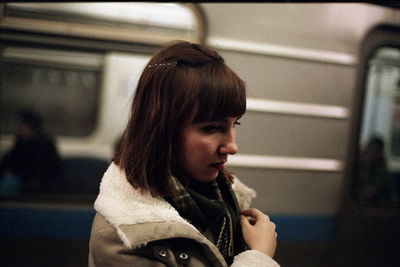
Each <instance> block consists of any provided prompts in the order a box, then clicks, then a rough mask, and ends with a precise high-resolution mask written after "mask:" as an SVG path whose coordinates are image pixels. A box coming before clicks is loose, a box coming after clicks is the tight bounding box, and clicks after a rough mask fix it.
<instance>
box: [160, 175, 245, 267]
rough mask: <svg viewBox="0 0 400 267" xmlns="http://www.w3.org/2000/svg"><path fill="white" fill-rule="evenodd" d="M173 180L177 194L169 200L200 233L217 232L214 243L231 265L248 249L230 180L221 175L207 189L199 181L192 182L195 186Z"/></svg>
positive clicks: (173, 178)
mask: <svg viewBox="0 0 400 267" xmlns="http://www.w3.org/2000/svg"><path fill="white" fill-rule="evenodd" d="M171 179H172V182H173V184H174V186H175V188H176V191H177V193H178V196H177V197H176V198H166V200H167V201H168V202H170V203H171V205H172V206H174V207H175V209H176V210H177V211H178V212H179V214H180V215H181V216H182V217H183V218H185V219H187V220H188V221H189V222H190V223H192V224H193V225H194V226H195V227H196V228H197V229H198V230H199V231H200V232H204V231H206V230H207V229H210V230H211V231H212V232H213V233H214V235H215V240H216V241H215V245H216V246H217V247H218V249H219V250H220V252H221V254H222V255H223V256H224V258H225V260H226V261H227V263H228V264H231V263H232V261H233V257H234V256H235V255H237V254H239V253H240V252H242V251H244V250H246V245H245V242H244V240H243V237H242V232H241V227H240V219H239V218H240V211H239V208H238V204H237V200H236V197H235V195H234V192H233V190H232V187H231V185H230V183H229V182H228V181H227V179H225V177H223V176H222V175H220V176H218V178H217V179H216V181H214V182H212V183H209V184H207V185H206V187H204V188H201V187H202V186H201V183H199V182H196V181H192V184H194V185H193V186H187V187H184V186H183V185H182V184H181V182H180V181H179V180H178V179H177V178H175V177H172V178H171ZM196 185H197V186H200V187H196ZM194 188H196V189H195V190H193V189H194Z"/></svg>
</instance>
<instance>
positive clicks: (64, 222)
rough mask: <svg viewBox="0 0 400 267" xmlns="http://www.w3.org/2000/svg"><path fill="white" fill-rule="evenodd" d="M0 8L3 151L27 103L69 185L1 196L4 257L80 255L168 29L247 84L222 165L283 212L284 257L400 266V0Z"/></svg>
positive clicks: (8, 262) (43, 260)
mask: <svg viewBox="0 0 400 267" xmlns="http://www.w3.org/2000/svg"><path fill="white" fill-rule="evenodd" d="M0 12H1V14H0V15H1V18H0V38H1V44H0V47H1V85H0V117H1V125H0V155H4V154H5V153H6V152H7V151H8V150H9V149H10V148H11V146H12V145H13V142H14V131H15V127H16V122H15V117H16V114H17V112H18V110H19V109H21V108H23V107H25V106H30V107H33V108H35V109H36V110H37V111H38V112H39V113H40V114H41V115H42V117H43V120H44V122H45V124H46V130H47V131H48V132H49V133H50V134H51V135H52V136H53V137H54V139H55V141H56V145H57V149H58V151H59V153H60V155H61V157H62V163H63V167H64V172H65V173H64V177H65V188H64V189H65V190H64V191H63V193H60V192H50V193H46V194H41V193H31V194H21V193H18V192H17V193H12V194H4V195H1V196H0V199H1V202H0V214H1V215H0V216H1V219H0V225H1V228H0V235H1V246H0V247H1V248H0V251H1V256H0V265H1V266H87V254H88V240H89V235H90V228H91V222H92V219H93V216H94V214H95V211H94V209H93V201H94V199H95V197H96V194H97V192H98V187H99V183H100V180H101V176H102V174H103V173H104V171H105V169H106V168H107V166H108V164H109V163H110V161H111V159H112V156H113V153H114V151H115V146H116V144H117V143H118V140H119V137H120V135H121V132H122V131H123V128H124V126H125V124H126V122H127V118H128V116H129V112H130V111H129V108H130V107H129V105H130V101H131V99H132V96H133V95H134V92H135V86H136V84H137V81H138V78H139V75H140V73H141V70H142V69H143V68H144V66H145V65H146V64H147V61H148V60H149V59H150V57H151V55H152V54H153V53H154V52H155V51H157V50H158V49H159V48H161V47H162V46H163V45H164V44H165V43H167V42H169V41H171V40H187V41H190V42H196V43H203V44H206V45H208V46H210V47H212V48H214V49H216V50H217V51H218V52H219V53H220V54H221V55H222V56H223V57H224V58H225V61H226V63H227V64H228V65H229V66H230V67H231V68H232V69H233V70H234V71H235V72H236V73H237V74H238V75H239V76H240V77H241V78H242V79H243V80H244V81H245V83H246V87H247V111H246V114H245V115H244V116H243V118H242V119H241V125H240V126H239V127H238V130H237V143H238V147H239V152H238V153H237V154H236V155H232V156H230V158H229V161H228V167H229V169H230V170H231V171H232V172H233V173H235V174H236V175H237V176H238V177H239V178H240V179H241V180H242V181H243V182H245V183H246V184H247V185H249V186H250V187H252V188H254V189H256V191H257V197H256V198H255V200H254V201H253V203H252V206H253V207H256V208H258V209H260V210H261V211H263V212H265V213H266V214H268V215H269V216H270V218H271V220H272V221H274V222H275V223H276V225H277V232H278V247H277V251H276V256H275V257H276V259H277V261H278V262H279V263H281V265H282V266H335V267H336V266H337V267H341V266H364V267H365V266H385V267H387V266H399V264H400V256H399V253H398V251H399V248H400V244H399V243H400V6H399V5H398V4H395V3H390V2H388V1H382V2H379V1H376V2H374V3H373V2H371V3H361V2H357V3H311V2H310V3H294V2H293V3H277V2H275V3H222V2H221V3H196V4H195V3H150V2H144V3H140V2H120V3H108V2H99V3H96V2H88V3H79V2H65V3H61V2H60V3H35V2H32V3H29V2H24V3H17V2H14V3H13V2H9V3H3V4H1V5H0ZM397 93H399V94H397ZM398 100H399V101H398ZM371 158H373V159H375V158H378V159H377V160H372V161H371ZM368 160H370V161H368ZM366 161H368V162H369V163H365V162H366ZM55 179H56V177H55Z"/></svg>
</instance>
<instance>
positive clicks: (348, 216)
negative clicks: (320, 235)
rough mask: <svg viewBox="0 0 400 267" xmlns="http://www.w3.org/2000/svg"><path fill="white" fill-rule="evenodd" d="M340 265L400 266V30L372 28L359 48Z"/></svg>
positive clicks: (340, 227) (339, 233)
mask: <svg viewBox="0 0 400 267" xmlns="http://www.w3.org/2000/svg"><path fill="white" fill-rule="evenodd" d="M355 94H356V95H355V97H354V99H355V105H354V107H355V110H354V111H353V116H352V125H353V127H352V130H351V137H350V144H349V147H350V149H349V151H350V152H349V153H350V154H349V155H348V159H347V169H346V182H345V191H344V192H345V193H344V196H343V202H342V206H341V212H340V216H339V220H338V229H337V247H336V249H335V250H334V251H335V253H337V254H336V255H335V256H336V257H335V258H336V260H337V262H336V264H335V266H353V267H354V266H385V267H387V266H398V264H399V262H400V253H399V249H400V212H399V211H400V198H399V197H400V195H399V192H400V190H399V185H400V183H399V182H400V180H399V177H400V151H399V147H400V146H399V144H400V142H399V140H400V29H399V28H395V27H392V26H379V27H376V28H374V29H372V30H371V31H370V32H369V33H368V34H367V36H366V37H365V39H364V42H363V43H362V45H361V48H360V64H359V70H358V81H357V87H356V92H355Z"/></svg>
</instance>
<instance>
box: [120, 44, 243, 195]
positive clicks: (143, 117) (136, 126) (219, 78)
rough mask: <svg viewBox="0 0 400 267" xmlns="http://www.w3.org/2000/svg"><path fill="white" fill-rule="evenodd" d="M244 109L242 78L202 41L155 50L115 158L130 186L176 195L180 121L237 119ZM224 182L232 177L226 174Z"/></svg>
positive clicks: (141, 81)
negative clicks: (200, 42)
mask: <svg viewBox="0 0 400 267" xmlns="http://www.w3.org/2000/svg"><path fill="white" fill-rule="evenodd" d="M245 110H246V92H245V84H244V82H243V81H242V80H241V79H240V78H239V77H238V76H237V75H236V74H235V73H234V72H233V71H232V70H231V69H230V68H229V67H227V66H226V65H225V64H224V60H223V58H222V57H221V56H220V55H219V54H218V53H217V52H216V51H214V50H212V49H210V48H207V47H205V46H203V45H199V44H194V43H189V42H184V41H179V42H174V43H171V44H169V45H167V46H166V47H164V48H163V49H161V50H160V51H159V52H157V53H156V54H155V55H154V56H153V57H152V58H151V59H150V61H149V63H148V65H147V66H146V67H145V68H144V70H143V73H142V75H141V77H140V79H139V82H138V86H137V89H136V93H135V97H134V99H133V102H132V108H131V115H130V119H129V122H128V124H127V126H126V128H125V131H124V133H123V136H122V139H121V146H120V149H119V150H118V151H117V152H116V155H115V157H114V159H113V160H114V162H115V163H116V164H117V165H118V166H119V167H120V168H122V169H124V170H125V173H126V176H127V179H128V181H129V183H130V184H132V186H133V187H135V188H139V189H140V190H143V191H150V193H151V194H152V195H153V196H163V197H164V196H175V195H176V192H175V188H174V186H173V184H172V182H171V179H170V176H171V175H174V176H176V177H177V178H179V179H182V177H179V166H177V165H178V162H177V157H178V155H176V151H178V148H177V147H176V146H177V145H179V142H178V141H179V137H180V132H181V129H182V124H183V122H184V121H185V120H187V118H188V117H189V116H191V115H192V114H195V115H194V120H193V121H194V122H206V121H214V120H219V119H223V118H227V117H236V116H241V115H243V114H244V112H245ZM225 175H226V177H227V178H228V179H229V180H232V177H231V175H230V174H228V173H227V172H226V173H225Z"/></svg>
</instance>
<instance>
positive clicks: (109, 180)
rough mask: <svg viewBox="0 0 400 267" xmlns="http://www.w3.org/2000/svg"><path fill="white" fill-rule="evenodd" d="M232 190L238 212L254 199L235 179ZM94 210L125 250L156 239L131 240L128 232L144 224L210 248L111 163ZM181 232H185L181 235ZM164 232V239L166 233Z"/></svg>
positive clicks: (158, 199)
mask: <svg viewBox="0 0 400 267" xmlns="http://www.w3.org/2000/svg"><path fill="white" fill-rule="evenodd" d="M232 187H233V189H234V191H235V195H236V197H237V199H238V202H239V205H240V207H241V208H242V209H244V208H248V207H249V205H250V202H251V199H252V198H254V197H255V191H254V190H253V189H251V188H249V187H247V186H246V185H244V184H242V183H241V182H240V181H239V180H238V179H236V177H235V179H234V183H233V186H232ZM94 208H95V210H96V211H97V212H98V213H100V214H101V215H103V216H104V217H105V218H106V220H107V221H108V222H109V223H110V224H112V225H113V226H114V227H115V228H116V230H117V233H118V235H119V237H120V238H121V240H122V241H123V243H124V245H125V246H127V247H129V248H132V247H137V246H141V245H145V244H146V243H147V242H149V241H152V240H151V239H152V238H154V239H157V238H159V237H158V236H156V235H155V236H153V237H149V238H148V239H147V241H144V240H143V239H142V240H141V241H140V242H139V241H138V239H135V236H134V235H133V234H132V233H134V231H132V229H133V228H134V227H137V229H138V228H140V227H142V226H143V225H144V224H151V225H163V224H165V225H180V226H181V230H182V231H181V232H180V233H179V235H181V237H191V238H193V239H197V240H198V241H199V242H201V243H207V244H208V245H209V246H213V245H210V244H211V243H210V242H209V241H208V240H207V239H206V238H205V237H204V236H203V235H202V234H200V232H199V231H198V230H197V229H196V228H195V227H194V226H193V225H192V224H190V223H189V222H188V221H186V220H185V219H184V218H182V217H181V216H180V215H179V213H178V211H177V210H176V209H175V208H174V207H172V206H171V204H169V203H168V202H167V201H166V200H164V199H163V198H161V197H153V196H152V195H151V194H150V193H146V192H141V191H139V190H137V189H135V188H133V187H132V185H131V184H130V183H129V182H128V180H127V179H126V175H125V172H124V171H123V170H121V169H120V168H119V167H118V166H117V165H116V164H115V163H111V165H110V166H109V167H108V169H107V171H106V172H105V173H104V176H103V178H102V181H101V183H100V192H99V195H98V196H97V199H96V201H95V203H94ZM184 229H185V231H183V230H184ZM166 232H167V235H168V231H166ZM136 233H137V231H136ZM170 235H171V236H164V238H168V237H176V236H174V235H175V233H171V234H170Z"/></svg>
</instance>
